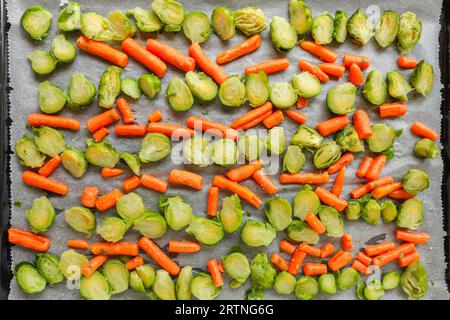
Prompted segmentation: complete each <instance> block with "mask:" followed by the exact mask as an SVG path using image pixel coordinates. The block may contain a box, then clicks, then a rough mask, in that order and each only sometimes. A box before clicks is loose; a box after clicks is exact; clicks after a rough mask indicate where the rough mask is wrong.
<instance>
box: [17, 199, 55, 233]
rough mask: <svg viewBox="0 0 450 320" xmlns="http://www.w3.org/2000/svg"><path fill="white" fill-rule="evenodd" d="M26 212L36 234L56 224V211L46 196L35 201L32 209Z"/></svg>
mask: <svg viewBox="0 0 450 320" xmlns="http://www.w3.org/2000/svg"><path fill="white" fill-rule="evenodd" d="M25 212H26V216H27V220H28V223H29V224H30V227H31V230H32V231H33V232H34V233H39V232H43V231H46V230H48V229H49V228H50V227H51V226H52V225H53V222H55V217H56V215H55V209H54V208H53V206H52V204H51V202H50V201H49V200H48V198H47V197H45V196H43V197H39V198H36V199H34V200H33V204H32V206H31V208H30V209H27V210H26V211H25Z"/></svg>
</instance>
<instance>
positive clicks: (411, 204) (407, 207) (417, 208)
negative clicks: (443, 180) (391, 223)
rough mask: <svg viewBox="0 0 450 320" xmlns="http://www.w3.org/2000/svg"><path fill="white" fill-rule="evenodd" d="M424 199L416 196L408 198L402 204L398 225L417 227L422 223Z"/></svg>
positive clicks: (401, 226) (410, 227)
mask: <svg viewBox="0 0 450 320" xmlns="http://www.w3.org/2000/svg"><path fill="white" fill-rule="evenodd" d="M422 221H423V209H422V201H421V200H419V199H416V198H413V199H408V200H406V201H405V202H403V203H402V204H401V205H400V209H399V211H398V215H397V227H400V228H407V229H412V230H414V229H417V228H418V227H420V226H421V225H422Z"/></svg>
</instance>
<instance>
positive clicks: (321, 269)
mask: <svg viewBox="0 0 450 320" xmlns="http://www.w3.org/2000/svg"><path fill="white" fill-rule="evenodd" d="M325 273H327V265H326V264H324V263H305V264H304V265H303V274H304V275H305V276H317V275H321V274H325Z"/></svg>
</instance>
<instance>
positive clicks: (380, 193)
mask: <svg viewBox="0 0 450 320" xmlns="http://www.w3.org/2000/svg"><path fill="white" fill-rule="evenodd" d="M401 187H402V184H401V183H400V182H396V183H392V184H387V185H384V186H381V187H377V188H375V189H373V190H372V192H371V193H372V197H373V198H374V199H375V200H378V199H381V198H383V197H384V196H387V195H388V194H389V193H391V192H392V191H395V190H398V189H400V188H401Z"/></svg>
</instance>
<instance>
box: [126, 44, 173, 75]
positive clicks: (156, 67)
mask: <svg viewBox="0 0 450 320" xmlns="http://www.w3.org/2000/svg"><path fill="white" fill-rule="evenodd" d="M120 47H121V48H122V50H123V51H125V53H127V54H128V55H130V56H131V57H132V58H134V59H135V60H137V61H138V62H140V63H142V64H143V65H145V66H146V67H147V68H149V69H150V70H151V71H152V72H153V73H155V74H156V75H157V76H158V77H160V78H162V77H163V76H164V75H165V74H166V72H167V65H166V64H165V63H164V62H163V61H162V60H161V59H159V58H158V57H157V56H155V55H154V54H153V53H151V52H149V51H147V50H145V48H144V47H143V46H142V45H141V44H140V43H139V42H137V41H136V40H134V39H133V38H128V39H125V40H123V41H122V43H121V45H120Z"/></svg>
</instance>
